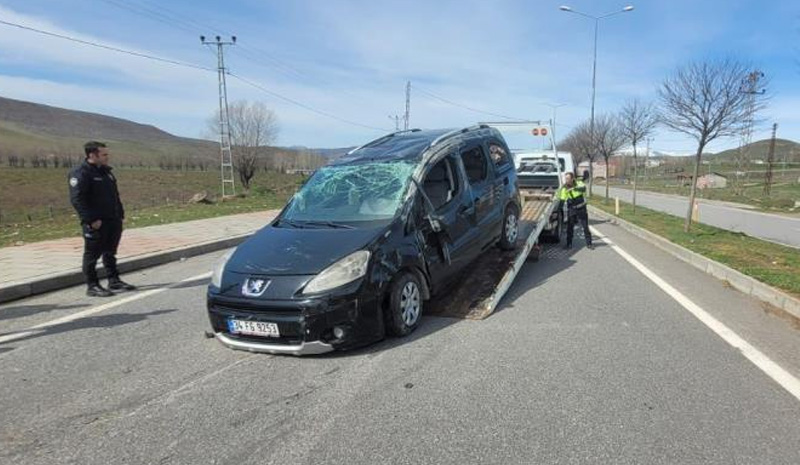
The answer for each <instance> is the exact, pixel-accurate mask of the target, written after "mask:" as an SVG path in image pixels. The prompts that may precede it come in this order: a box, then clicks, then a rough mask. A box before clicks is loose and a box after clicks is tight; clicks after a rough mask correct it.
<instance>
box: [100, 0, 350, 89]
mask: <svg viewBox="0 0 800 465" xmlns="http://www.w3.org/2000/svg"><path fill="white" fill-rule="evenodd" d="M104 1H105V2H107V3H109V4H111V5H114V6H117V7H119V8H122V9H125V10H127V11H130V12H132V13H135V14H138V15H141V16H144V17H147V18H149V19H154V20H156V21H159V22H161V23H163V24H166V25H168V26H170V27H176V28H178V29H180V30H182V31H188V32H192V33H195V32H196V31H195V29H198V30H211V31H213V32H216V33H218V34H222V35H229V34H227V32H225V31H222V30H221V29H219V28H216V27H213V26H209V25H207V24H204V23H201V22H198V21H195V20H194V19H192V18H191V17H189V16H186V15H183V14H181V13H178V12H176V11H175V10H171V9H169V8H167V7H164V6H161V5H158V4H156V3H154V2H152V1H148V0H139V1H140V3H142V5H139V4H136V5H131V4H125V3H122V0H104ZM232 51H233V55H235V56H239V57H240V58H243V59H244V60H247V61H249V62H251V63H254V64H256V65H258V66H262V67H264V68H269V69H272V70H273V71H277V72H278V73H280V74H282V75H284V76H286V77H289V78H293V79H296V78H301V79H307V78H312V77H313V79H316V80H321V79H320V76H318V75H314V76H310V75H308V74H307V73H305V72H303V71H300V70H298V69H297V68H295V67H293V66H291V65H289V64H287V63H286V62H284V61H282V60H280V59H278V58H277V57H275V56H274V55H272V54H270V53H268V52H266V51H264V50H261V49H259V48H256V47H252V46H248V45H246V44H241V43H240V44H239V45H238V46H237V48H236V49H232ZM328 82H330V81H328ZM338 92H341V93H343V94H346V95H350V96H352V97H355V98H356V99H358V100H361V101H362V102H366V100H364V98H363V97H362V96H360V95H356V94H354V93H352V92H349V91H347V90H344V89H339V90H338Z"/></svg>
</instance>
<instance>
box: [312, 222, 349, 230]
mask: <svg viewBox="0 0 800 465" xmlns="http://www.w3.org/2000/svg"><path fill="white" fill-rule="evenodd" d="M303 224H310V225H313V226H327V227H329V228H334V229H356V228H354V227H353V226H350V225H349V224H343V223H334V222H333V221H303Z"/></svg>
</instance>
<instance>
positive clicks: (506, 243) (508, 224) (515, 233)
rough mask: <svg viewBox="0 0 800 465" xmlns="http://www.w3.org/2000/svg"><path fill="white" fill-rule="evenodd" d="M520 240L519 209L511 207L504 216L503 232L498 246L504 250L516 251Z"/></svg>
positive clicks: (507, 208)
mask: <svg viewBox="0 0 800 465" xmlns="http://www.w3.org/2000/svg"><path fill="white" fill-rule="evenodd" d="M518 238H519V209H518V208H517V207H516V206H515V205H509V206H508V207H506V211H505V213H504V214H503V231H502V233H501V234H500V241H498V243H497V245H498V246H500V248H501V249H503V250H514V249H516V248H517V239H518Z"/></svg>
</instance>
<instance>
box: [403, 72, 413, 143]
mask: <svg viewBox="0 0 800 465" xmlns="http://www.w3.org/2000/svg"><path fill="white" fill-rule="evenodd" d="M410 118H411V81H406V114H405V116H403V130H404V131H408V122H409V119H410Z"/></svg>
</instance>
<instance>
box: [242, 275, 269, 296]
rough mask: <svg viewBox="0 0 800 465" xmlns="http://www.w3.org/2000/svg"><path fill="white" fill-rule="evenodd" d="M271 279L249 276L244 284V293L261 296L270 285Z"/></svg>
mask: <svg viewBox="0 0 800 465" xmlns="http://www.w3.org/2000/svg"><path fill="white" fill-rule="evenodd" d="M269 283H270V281H269V280H268V279H264V278H247V279H245V280H244V284H242V294H244V295H246V296H248V297H259V296H261V295H262V294H263V293H264V291H266V290H267V288H268V287H269Z"/></svg>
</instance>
